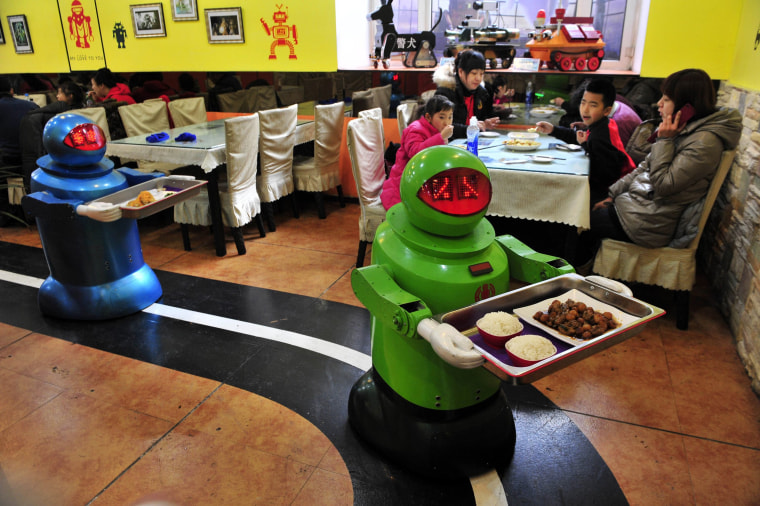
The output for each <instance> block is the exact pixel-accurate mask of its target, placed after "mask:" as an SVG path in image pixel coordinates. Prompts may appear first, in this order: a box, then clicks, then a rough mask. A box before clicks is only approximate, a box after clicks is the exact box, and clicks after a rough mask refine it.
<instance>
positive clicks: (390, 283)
mask: <svg viewBox="0 0 760 506" xmlns="http://www.w3.org/2000/svg"><path fill="white" fill-rule="evenodd" d="M351 286H352V287H353V289H354V293H355V294H356V297H357V298H358V299H359V300H360V301H361V302H362V304H364V306H365V307H366V308H367V309H368V310H369V312H370V313H372V315H373V316H374V317H375V318H377V319H378V320H380V322H381V323H382V324H384V325H388V326H390V327H393V328H395V329H396V330H397V331H398V332H400V333H401V334H403V335H405V336H406V337H416V334H417V325H418V324H419V322H420V321H422V320H424V319H425V318H430V317H431V316H432V315H433V314H432V313H431V312H430V309H428V307H427V306H426V305H425V303H424V302H422V301H421V300H420V299H419V297H417V296H415V295H413V294H411V293H409V292H407V291H405V290H404V289H403V288H401V287H400V286H398V284H397V283H396V281H394V280H393V278H392V277H391V276H390V274H389V273H388V271H387V270H386V269H385V268H384V267H383V266H382V265H370V266H368V267H362V268H361V269H355V270H354V272H352V273H351Z"/></svg>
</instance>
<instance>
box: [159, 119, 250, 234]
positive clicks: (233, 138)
mask: <svg viewBox="0 0 760 506" xmlns="http://www.w3.org/2000/svg"><path fill="white" fill-rule="evenodd" d="M224 131H225V139H226V144H227V177H226V180H222V178H220V181H219V198H220V200H221V203H222V219H223V220H224V224H225V225H226V226H229V227H242V226H243V225H245V224H247V223H249V222H251V221H252V220H253V218H254V217H256V215H258V214H259V213H260V212H261V200H260V199H259V194H258V192H257V191H256V166H257V165H256V155H257V154H258V151H259V116H258V115H257V114H253V115H250V116H237V117H234V118H230V119H227V120H225V122H224ZM174 221H175V222H177V223H186V224H189V225H200V226H210V225H211V213H210V211H209V201H208V193H207V192H206V188H205V187H203V189H202V191H201V192H200V193H199V194H198V195H196V196H195V197H193V198H190V199H188V200H185V201H183V202H179V203H178V204H176V205H175V206H174Z"/></svg>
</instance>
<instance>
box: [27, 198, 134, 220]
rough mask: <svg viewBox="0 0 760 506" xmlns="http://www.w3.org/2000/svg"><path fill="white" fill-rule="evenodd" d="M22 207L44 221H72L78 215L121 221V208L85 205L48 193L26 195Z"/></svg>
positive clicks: (101, 203)
mask: <svg viewBox="0 0 760 506" xmlns="http://www.w3.org/2000/svg"><path fill="white" fill-rule="evenodd" d="M21 207H23V208H24V212H25V213H26V214H28V215H29V216H32V217H35V218H42V219H44V220H72V219H74V216H76V215H80V216H87V217H88V218H90V219H92V220H96V221H103V222H110V221H116V220H120V219H121V208H119V206H115V205H113V204H108V203H106V202H91V203H89V204H85V203H84V202H82V201H81V200H77V199H59V198H58V197H55V196H53V195H51V194H49V193H48V192H35V193H32V194H31V195H25V196H24V197H23V198H22V199H21Z"/></svg>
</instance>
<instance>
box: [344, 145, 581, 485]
mask: <svg viewBox="0 0 760 506" xmlns="http://www.w3.org/2000/svg"><path fill="white" fill-rule="evenodd" d="M400 190H401V202H400V203H399V204H396V205H395V206H393V207H392V208H390V209H389V210H388V213H387V215H386V221H385V222H383V223H382V224H381V225H380V226H379V227H378V229H377V232H376V235H375V240H374V242H373V246H372V265H369V266H367V267H363V268H361V269H356V270H354V271H353V273H352V275H351V285H352V287H353V289H354V293H355V294H356V296H357V298H358V299H359V300H360V301H361V302H362V303H363V304H364V305H365V306H366V307H367V309H368V310H369V311H370V313H371V314H372V319H371V324H372V330H371V332H372V368H371V369H370V370H369V371H368V372H367V373H366V374H364V375H363V376H362V377H361V378H359V380H358V381H357V382H356V383H355V384H354V386H353V388H352V389H351V393H350V395H349V403H348V415H349V422H350V423H351V425H352V427H353V428H354V429H355V430H356V432H358V434H359V435H360V436H361V437H362V438H363V439H364V440H366V441H367V442H369V443H370V444H371V445H372V446H374V447H375V448H376V449H377V450H378V451H379V452H380V453H382V454H383V455H385V456H387V457H389V458H390V459H391V460H393V461H395V462H397V463H399V464H401V465H403V466H405V467H407V468H409V469H411V470H413V471H415V472H418V473H422V474H426V475H429V476H433V477H440V478H443V477H463V476H475V475H479V474H482V473H484V472H486V471H488V470H490V469H499V468H503V467H505V466H506V465H507V464H508V463H509V461H510V460H511V457H512V454H513V452H514V444H515V424H514V419H513V417H512V412H511V410H510V407H509V404H508V402H507V399H506V396H505V394H504V391H503V390H502V389H501V383H500V380H499V379H498V378H497V377H496V376H494V375H493V374H491V373H490V372H488V371H487V370H486V369H485V368H483V367H481V365H482V364H483V357H482V356H481V355H480V353H478V352H477V350H475V349H474V348H473V343H472V341H470V340H469V339H468V338H467V337H465V336H463V335H462V334H460V333H459V332H458V331H457V330H456V329H455V328H454V327H452V326H451V325H448V324H439V323H438V322H437V321H436V320H434V319H433V318H432V316H433V315H436V314H442V313H446V312H448V311H452V310H455V309H460V308H463V307H466V306H469V305H471V304H474V303H475V302H477V301H479V300H482V299H485V298H489V297H492V296H494V295H498V294H501V293H504V292H506V291H508V290H509V280H510V275H511V277H513V278H515V279H518V280H521V281H525V282H529V283H533V282H538V281H542V280H544V279H548V278H551V277H554V276H558V275H561V274H566V273H571V272H574V270H573V268H572V266H570V265H569V264H568V263H567V262H565V261H564V260H562V259H560V258H556V257H552V256H549V255H543V254H540V253H536V252H535V251H533V250H531V249H530V248H528V247H527V246H525V245H524V244H522V243H521V242H519V241H517V240H516V239H515V238H514V237H512V236H499V237H496V235H495V232H494V229H493V226H492V225H491V224H490V223H489V222H488V221H487V220H486V219H485V218H484V216H485V213H486V209H487V207H488V204H489V203H490V201H491V191H492V190H491V182H490V179H489V176H488V170H487V169H486V167H485V165H483V162H481V161H480V160H479V159H478V158H477V157H476V156H474V155H472V154H471V153H469V152H467V151H465V150H463V149H459V148H456V147H451V146H435V147H432V148H428V149H425V150H423V151H421V152H420V153H418V154H417V155H415V156H414V157H412V159H411V160H410V161H409V163H408V164H407V166H406V169H405V170H404V174H403V176H402V178H401V187H400Z"/></svg>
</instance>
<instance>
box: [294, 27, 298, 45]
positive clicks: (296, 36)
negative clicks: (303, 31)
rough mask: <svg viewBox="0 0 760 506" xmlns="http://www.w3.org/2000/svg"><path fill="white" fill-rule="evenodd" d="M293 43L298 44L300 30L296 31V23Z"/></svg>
mask: <svg viewBox="0 0 760 506" xmlns="http://www.w3.org/2000/svg"><path fill="white" fill-rule="evenodd" d="M293 44H296V45H298V32H296V25H293Z"/></svg>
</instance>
